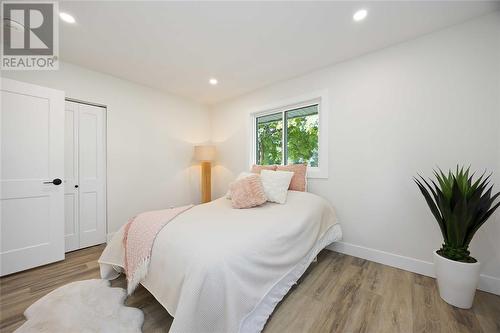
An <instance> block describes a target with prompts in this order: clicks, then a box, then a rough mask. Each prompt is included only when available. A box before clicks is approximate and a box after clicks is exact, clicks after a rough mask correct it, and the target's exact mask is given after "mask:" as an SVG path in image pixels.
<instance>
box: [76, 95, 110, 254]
mask: <svg viewBox="0 0 500 333" xmlns="http://www.w3.org/2000/svg"><path fill="white" fill-rule="evenodd" d="M104 124H105V109H104V108H101V107H97V106H91V105H86V104H79V119H78V132H79V133H78V138H79V139H78V140H79V145H78V147H79V154H78V156H79V163H78V173H79V184H78V185H79V188H78V191H79V196H80V200H79V224H80V228H79V231H80V247H86V246H91V245H96V244H101V243H104V242H106V198H105V189H106V188H105V185H106V175H105V171H106V168H105V160H104V158H105V142H106V141H105V128H104Z"/></svg>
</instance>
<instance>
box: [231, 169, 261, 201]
mask: <svg viewBox="0 0 500 333" xmlns="http://www.w3.org/2000/svg"><path fill="white" fill-rule="evenodd" d="M229 190H230V191H231V204H232V206H233V208H251V207H255V206H259V205H262V204H263V203H264V202H266V201H267V197H266V194H265V192H264V187H263V186H262V181H261V180H260V176H259V175H251V176H248V177H245V178H243V179H240V180H237V181H235V182H234V183H232V184H231V185H229Z"/></svg>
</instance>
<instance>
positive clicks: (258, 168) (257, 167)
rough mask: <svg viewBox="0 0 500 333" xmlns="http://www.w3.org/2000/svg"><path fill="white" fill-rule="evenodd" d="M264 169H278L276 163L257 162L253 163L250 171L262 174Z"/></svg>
mask: <svg viewBox="0 0 500 333" xmlns="http://www.w3.org/2000/svg"><path fill="white" fill-rule="evenodd" d="M262 170H271V171H276V165H257V164H254V165H252V170H250V172H253V173H258V174H260V172H261V171H262Z"/></svg>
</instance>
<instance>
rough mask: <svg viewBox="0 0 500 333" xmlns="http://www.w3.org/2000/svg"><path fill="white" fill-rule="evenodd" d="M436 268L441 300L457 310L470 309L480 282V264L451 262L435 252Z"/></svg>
mask: <svg viewBox="0 0 500 333" xmlns="http://www.w3.org/2000/svg"><path fill="white" fill-rule="evenodd" d="M434 267H435V270H436V278H437V283H438V288H439V295H440V296H441V298H442V299H443V300H444V301H445V302H446V303H448V304H451V305H453V306H456V307H457V308H462V309H470V308H471V307H472V302H473V301H474V295H475V293H476V288H477V284H478V282H479V267H480V263H479V262H475V263H464V262H459V261H454V260H450V259H447V258H445V257H442V256H440V255H439V254H437V251H434Z"/></svg>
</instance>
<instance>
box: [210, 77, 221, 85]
mask: <svg viewBox="0 0 500 333" xmlns="http://www.w3.org/2000/svg"><path fill="white" fill-rule="evenodd" d="M208 83H210V84H211V85H213V86H215V85H216V84H217V83H219V81H217V79H214V78H212V79H210V80H208Z"/></svg>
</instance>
